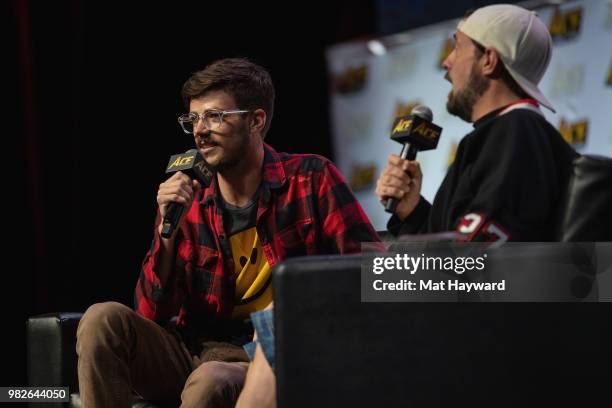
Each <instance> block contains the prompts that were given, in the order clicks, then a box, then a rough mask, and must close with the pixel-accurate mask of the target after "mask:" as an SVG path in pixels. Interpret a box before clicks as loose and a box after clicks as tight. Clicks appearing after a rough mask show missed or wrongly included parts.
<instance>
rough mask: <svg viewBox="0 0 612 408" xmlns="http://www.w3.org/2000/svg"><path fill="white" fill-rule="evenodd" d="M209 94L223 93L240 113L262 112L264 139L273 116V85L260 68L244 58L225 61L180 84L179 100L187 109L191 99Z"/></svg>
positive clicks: (221, 60) (215, 63) (226, 59)
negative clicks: (241, 111)
mask: <svg viewBox="0 0 612 408" xmlns="http://www.w3.org/2000/svg"><path fill="white" fill-rule="evenodd" d="M210 91H224V92H227V93H228V94H229V95H231V96H232V97H233V98H234V100H235V101H236V104H237V108H239V109H248V110H254V109H263V110H264V111H265V112H266V124H265V125H264V128H263V130H262V132H261V135H262V137H265V136H266V133H267V132H268V129H270V122H271V121H272V115H273V114H274V85H273V84H272V78H270V74H269V73H268V71H266V70H265V69H264V68H263V67H261V66H259V65H257V64H255V63H253V62H251V61H249V60H248V59H246V58H225V59H220V60H217V61H215V62H213V63H212V64H210V65H208V66H207V67H206V68H204V69H203V70H201V71H197V72H194V73H193V74H191V76H190V77H189V79H188V80H187V81H186V82H185V83H184V84H183V89H182V90H181V97H182V98H183V102H184V103H185V107H187V108H189V103H190V101H191V100H192V99H194V98H198V97H200V96H202V95H204V94H206V93H207V92H210Z"/></svg>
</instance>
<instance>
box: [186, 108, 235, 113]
mask: <svg viewBox="0 0 612 408" xmlns="http://www.w3.org/2000/svg"><path fill="white" fill-rule="evenodd" d="M224 110H228V109H222V108H208V109H204V110H203V111H202V113H206V112H212V111H224ZM190 113H199V112H197V111H191V112H190Z"/></svg>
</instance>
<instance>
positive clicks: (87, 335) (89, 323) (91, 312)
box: [77, 302, 134, 351]
mask: <svg viewBox="0 0 612 408" xmlns="http://www.w3.org/2000/svg"><path fill="white" fill-rule="evenodd" d="M130 313H134V311H133V310H132V309H130V308H129V307H127V306H125V305H122V304H121V303H117V302H104V303H96V304H93V305H91V306H90V307H89V308H88V309H87V310H86V311H85V313H84V314H83V317H81V321H80V322H79V327H78V328H77V351H78V349H79V348H80V347H79V346H83V345H87V346H90V345H95V344H96V343H98V342H99V341H100V340H101V339H104V338H106V337H108V336H109V335H112V336H117V335H120V334H121V333H122V332H123V331H124V330H123V327H124V323H125V321H126V320H127V319H128V316H129V314H130Z"/></svg>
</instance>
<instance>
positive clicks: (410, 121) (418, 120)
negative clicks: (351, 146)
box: [385, 105, 442, 214]
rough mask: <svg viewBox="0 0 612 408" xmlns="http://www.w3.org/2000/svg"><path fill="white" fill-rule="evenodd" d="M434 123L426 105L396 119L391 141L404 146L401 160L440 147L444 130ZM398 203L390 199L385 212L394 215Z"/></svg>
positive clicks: (412, 158) (410, 158) (412, 157)
mask: <svg viewBox="0 0 612 408" xmlns="http://www.w3.org/2000/svg"><path fill="white" fill-rule="evenodd" d="M432 121H433V113H431V109H429V108H428V107H427V106H424V105H417V106H415V107H414V108H413V109H412V112H411V113H410V115H407V116H401V117H399V118H397V119H395V122H393V130H392V131H391V139H392V140H395V141H396V142H398V143H401V144H402V145H403V146H402V152H401V153H400V158H402V159H405V160H414V159H416V155H417V152H419V151H422V150H432V149H435V148H436V147H437V146H438V140H440V134H441V133H442V128H441V127H440V126H437V125H434V124H433V123H432ZM398 203H399V200H398V199H397V198H394V197H389V198H388V199H387V202H386V203H385V211H386V212H388V213H391V214H393V213H394V212H395V209H396V208H397V204H398Z"/></svg>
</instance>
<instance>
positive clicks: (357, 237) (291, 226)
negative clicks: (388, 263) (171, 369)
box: [135, 145, 382, 326]
mask: <svg viewBox="0 0 612 408" xmlns="http://www.w3.org/2000/svg"><path fill="white" fill-rule="evenodd" d="M200 194H201V195H200V196H198V197H196V199H195V200H194V202H193V204H192V206H191V208H190V209H189V212H188V213H187V215H186V217H185V221H184V222H183V223H182V225H181V227H180V230H179V232H178V235H177V256H176V263H175V271H174V273H173V275H172V276H171V277H170V279H169V281H168V283H167V284H166V287H164V288H162V287H161V286H160V281H159V279H158V277H157V275H156V272H155V270H156V268H157V265H158V256H159V250H160V241H159V240H160V237H159V234H158V232H157V230H158V229H157V227H158V225H159V222H160V217H159V211H158V215H157V221H156V223H155V232H154V239H153V243H152V246H151V249H150V250H149V252H148V253H147V254H146V257H145V259H144V262H143V265H142V270H141V274H140V278H139V280H138V283H137V285H136V290H135V307H136V310H137V311H138V312H139V313H140V314H142V315H143V316H145V317H147V318H149V319H152V320H155V321H158V322H163V321H165V320H167V319H169V318H170V317H172V316H175V315H177V314H178V321H177V324H178V325H179V326H188V325H192V324H195V322H196V321H202V320H204V321H208V320H211V319H213V320H216V319H217V318H224V317H228V316H229V315H230V314H231V311H232V308H233V302H234V300H233V299H234V277H233V275H234V270H235V268H234V261H233V259H232V256H231V249H230V246H229V238H228V237H227V236H226V233H225V231H224V228H223V214H222V207H221V205H220V201H221V197H220V196H219V194H218V187H217V185H216V183H212V184H211V186H210V187H208V188H206V189H204V190H203V191H202V192H201V193H200ZM257 232H258V234H259V237H260V240H261V244H262V248H263V251H264V254H265V256H266V259H267V260H268V263H269V264H270V267H273V266H274V265H275V264H277V263H278V262H280V261H282V260H283V259H285V258H289V257H293V256H302V255H315V254H346V253H354V252H360V251H361V245H360V244H361V242H379V238H378V235H377V233H376V231H375V230H374V228H373V227H372V225H371V224H370V221H369V219H368V217H367V216H366V214H365V213H364V211H363V209H362V208H361V206H360V205H359V203H358V202H357V200H356V198H355V196H354V195H353V193H352V192H351V190H350V188H349V187H348V185H347V183H346V181H345V180H344V178H343V177H342V175H341V174H340V173H339V171H338V170H337V169H336V167H335V166H334V165H333V164H332V163H331V162H330V161H329V160H327V159H325V158H323V157H320V156H316V155H297V154H287V153H277V152H276V151H275V150H274V149H272V148H271V147H270V146H268V145H264V165H263V181H262V189H261V193H260V195H259V201H258V209H257ZM381 248H382V246H381Z"/></svg>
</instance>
